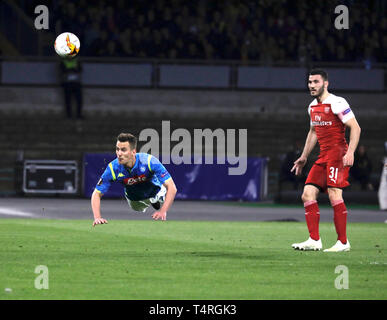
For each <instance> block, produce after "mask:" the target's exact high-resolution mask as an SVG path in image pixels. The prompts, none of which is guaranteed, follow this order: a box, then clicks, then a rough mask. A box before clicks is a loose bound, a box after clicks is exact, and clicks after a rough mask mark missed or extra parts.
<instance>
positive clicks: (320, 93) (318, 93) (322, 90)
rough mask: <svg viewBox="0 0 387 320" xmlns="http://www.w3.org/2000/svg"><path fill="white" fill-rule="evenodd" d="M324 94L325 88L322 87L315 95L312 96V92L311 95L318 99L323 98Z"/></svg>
mask: <svg viewBox="0 0 387 320" xmlns="http://www.w3.org/2000/svg"><path fill="white" fill-rule="evenodd" d="M323 93H324V86H322V87H321V88H320V89H319V90H315V93H314V94H312V92H311V93H310V95H311V96H313V97H315V98H318V97H321V96H322V94H323Z"/></svg>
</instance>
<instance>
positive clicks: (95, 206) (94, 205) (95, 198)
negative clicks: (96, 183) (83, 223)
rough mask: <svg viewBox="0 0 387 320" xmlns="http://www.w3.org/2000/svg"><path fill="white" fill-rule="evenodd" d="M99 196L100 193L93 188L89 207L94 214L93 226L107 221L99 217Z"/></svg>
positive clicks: (100, 195)
mask: <svg viewBox="0 0 387 320" xmlns="http://www.w3.org/2000/svg"><path fill="white" fill-rule="evenodd" d="M101 198H102V193H100V192H98V191H97V190H94V192H93V194H92V196H91V209H92V211H93V215H94V221H93V227H94V226H95V225H97V224H105V223H108V222H107V220H105V219H103V218H102V217H101Z"/></svg>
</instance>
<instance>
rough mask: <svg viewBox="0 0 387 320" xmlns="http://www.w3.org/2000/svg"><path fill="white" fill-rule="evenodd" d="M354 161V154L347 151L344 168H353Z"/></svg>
mask: <svg viewBox="0 0 387 320" xmlns="http://www.w3.org/2000/svg"><path fill="white" fill-rule="evenodd" d="M353 161H354V156H353V152H351V151H347V153H346V154H345V155H344V157H343V165H344V167H352V166H353Z"/></svg>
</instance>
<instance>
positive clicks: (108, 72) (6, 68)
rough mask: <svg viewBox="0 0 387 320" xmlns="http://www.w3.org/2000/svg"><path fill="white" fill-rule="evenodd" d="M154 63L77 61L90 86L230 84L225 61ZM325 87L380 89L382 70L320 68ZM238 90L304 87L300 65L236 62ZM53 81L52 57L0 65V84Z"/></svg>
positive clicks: (55, 74) (55, 79)
mask: <svg viewBox="0 0 387 320" xmlns="http://www.w3.org/2000/svg"><path fill="white" fill-rule="evenodd" d="M157 67H158V68H159V71H158V75H159V76H158V77H154V79H155V83H153V82H152V81H153V80H152V79H153V74H155V65H153V64H150V63H143V64H135V63H91V62H85V63H84V64H83V74H82V82H83V84H84V85H90V86H123V87H125V86H127V87H153V86H154V85H156V86H158V87H160V88H167V87H171V88H172V87H175V88H176V87H178V88H213V89H214V88H218V89H227V88H231V86H232V85H231V81H230V76H231V66H214V65H212V66H207V65H167V64H161V65H157ZM326 70H327V71H328V74H329V81H330V89H332V90H349V91H350V90H353V91H358V90H359V91H365V92H366V91H384V90H385V83H384V81H385V80H384V78H385V70H383V69H371V70H367V69H345V68H340V69H338V68H326ZM236 72H237V77H236V80H237V83H236V88H239V89H252V90H254V89H278V90H280V89H288V90H305V89H306V85H307V69H306V68H279V67H256V66H239V67H237V68H236ZM58 82H59V77H58V65H57V64H56V63H55V62H14V61H4V62H2V64H1V83H2V84H13V85H18V84H36V85H40V84H41V85H56V84H58Z"/></svg>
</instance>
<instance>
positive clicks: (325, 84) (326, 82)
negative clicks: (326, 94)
mask: <svg viewBox="0 0 387 320" xmlns="http://www.w3.org/2000/svg"><path fill="white" fill-rule="evenodd" d="M328 86H329V82H328V80H326V81H324V87H325V89H328Z"/></svg>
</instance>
